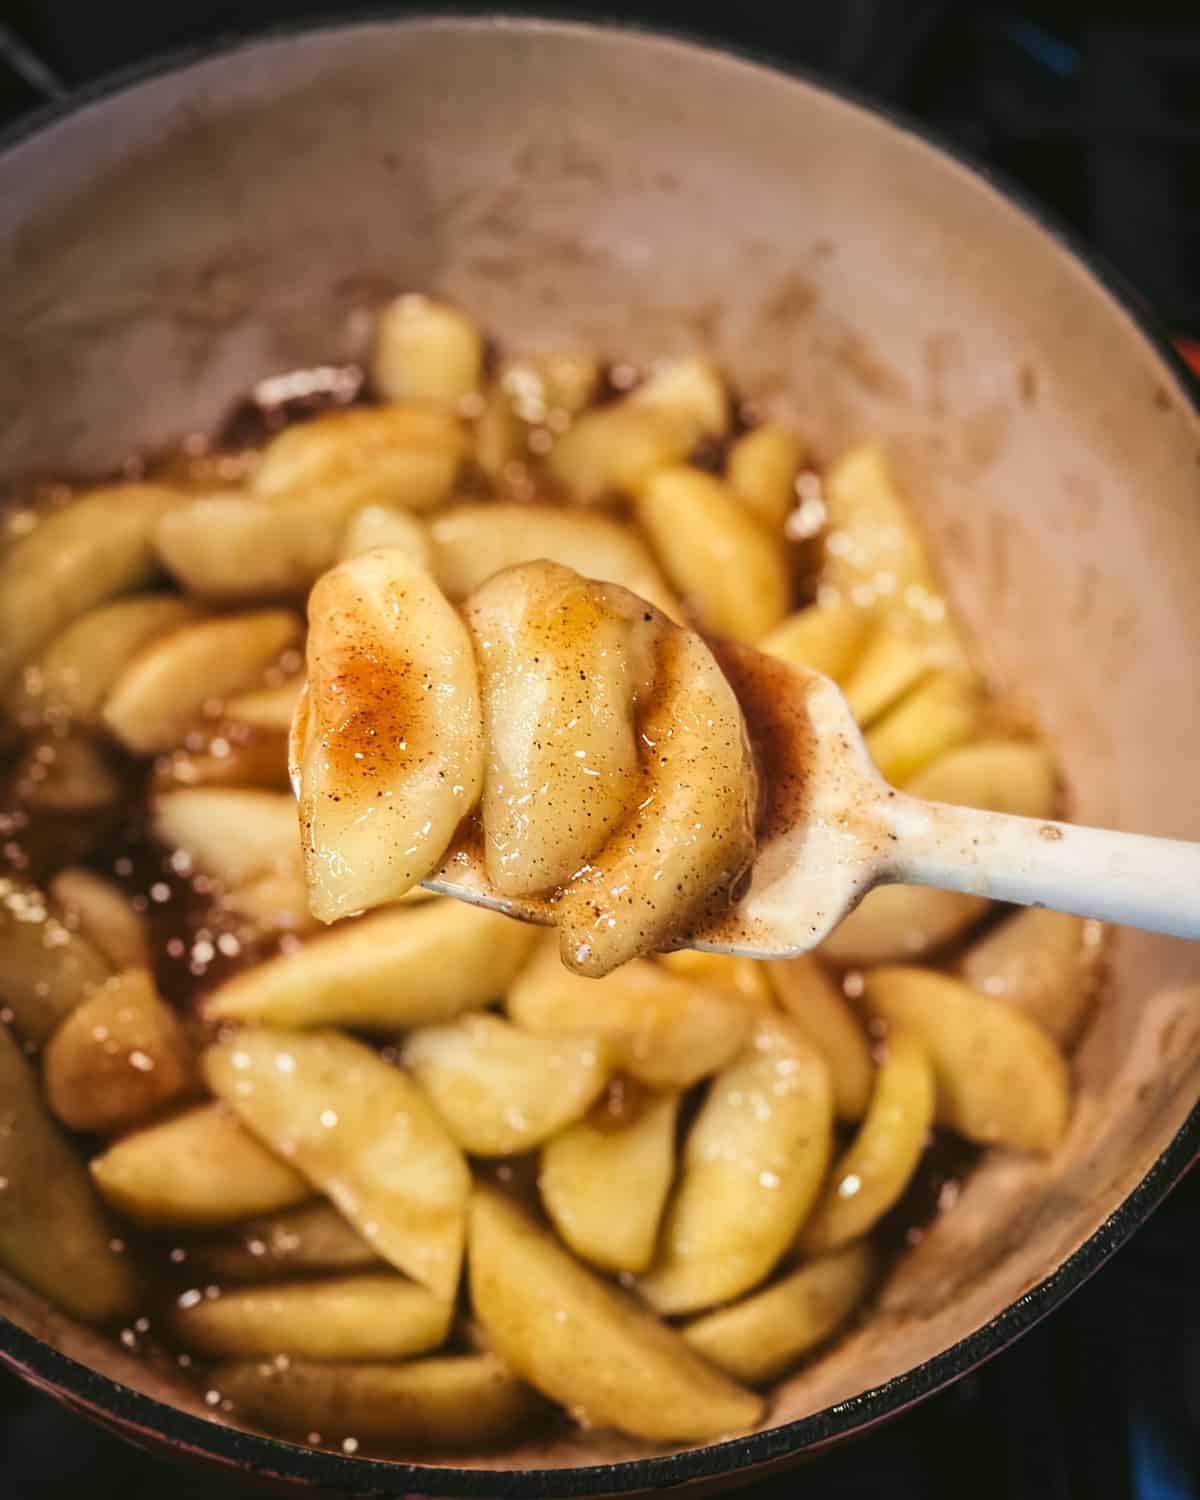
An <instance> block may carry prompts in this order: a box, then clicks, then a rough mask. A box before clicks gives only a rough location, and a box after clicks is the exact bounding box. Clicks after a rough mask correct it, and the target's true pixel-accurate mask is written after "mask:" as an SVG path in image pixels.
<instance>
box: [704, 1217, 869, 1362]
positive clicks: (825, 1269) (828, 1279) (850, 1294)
mask: <svg viewBox="0 0 1200 1500" xmlns="http://www.w3.org/2000/svg"><path fill="white" fill-rule="evenodd" d="M874 1264H875V1261H874V1256H873V1255H872V1253H871V1248H870V1246H869V1245H867V1244H866V1243H864V1242H862V1241H860V1242H859V1243H858V1244H856V1245H847V1246H846V1248H845V1249H844V1250H835V1251H834V1252H833V1254H832V1255H822V1256H818V1257H817V1258H816V1259H814V1260H810V1261H808V1262H807V1263H806V1264H805V1265H803V1266H801V1267H800V1269H799V1270H798V1271H793V1272H792V1273H791V1274H790V1275H788V1276H785V1277H783V1278H782V1280H780V1281H777V1282H775V1283H774V1284H773V1285H772V1286H769V1287H766V1288H765V1289H764V1290H763V1291H761V1292H755V1293H753V1294H752V1295H751V1296H749V1297H744V1298H743V1299H742V1301H740V1302H735V1303H733V1305H732V1306H730V1307H719V1308H717V1309H716V1311H715V1312H710V1313H705V1314H704V1315H703V1317H699V1318H696V1319H695V1320H694V1321H693V1322H691V1323H688V1324H686V1325H685V1326H684V1327H683V1328H682V1329H681V1330H680V1332H681V1333H682V1334H683V1336H684V1338H685V1339H686V1340H687V1341H688V1343H689V1344H691V1346H692V1348H693V1349H695V1350H696V1351H697V1352H698V1353H700V1354H702V1355H703V1356H704V1358H705V1359H707V1360H708V1361H709V1362H710V1363H711V1364H714V1365H716V1366H717V1368H718V1369H719V1370H725V1371H726V1372H727V1373H728V1374H730V1375H732V1376H733V1377H734V1378H735V1379H736V1380H744V1381H745V1382H746V1383H747V1384H748V1385H760V1384H762V1383H763V1382H764V1381H767V1380H775V1379H776V1378H777V1377H778V1376H780V1375H782V1374H783V1373H784V1372H785V1371H786V1370H787V1368H788V1366H789V1365H791V1364H794V1363H795V1362H796V1360H798V1359H799V1358H800V1356H801V1355H802V1354H807V1353H808V1351H809V1350H810V1349H813V1348H815V1347H816V1346H817V1345H818V1344H821V1343H824V1341H825V1340H826V1339H827V1338H828V1337H829V1335H830V1334H831V1333H834V1332H836V1331H837V1329H838V1328H839V1327H840V1326H841V1324H843V1323H844V1322H845V1321H846V1319H847V1318H848V1317H849V1316H850V1314H851V1313H852V1312H853V1311H854V1310H855V1308H856V1307H858V1305H859V1303H860V1302H861V1301H862V1300H863V1298H864V1297H865V1296H866V1294H867V1291H868V1289H869V1287H870V1285H871V1279H872V1276H873V1274H874Z"/></svg>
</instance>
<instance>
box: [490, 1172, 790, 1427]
mask: <svg viewBox="0 0 1200 1500" xmlns="http://www.w3.org/2000/svg"><path fill="white" fill-rule="evenodd" d="M469 1267H470V1286H471V1305H472V1307H473V1309H474V1312H475V1316H476V1317H477V1318H478V1319H479V1321H480V1323H481V1324H482V1325H483V1329H484V1332H485V1333H486V1335H487V1337H488V1340H489V1341H490V1342H491V1344H492V1345H493V1347H494V1348H495V1349H496V1352H497V1353H498V1354H499V1355H500V1356H501V1357H502V1358H503V1359H504V1360H505V1361H506V1362H507V1363H508V1364H509V1365H511V1366H512V1368H513V1369H514V1370H515V1371H516V1372H517V1374H518V1375H521V1376H522V1377H523V1378H524V1379H526V1380H528V1381H529V1383H530V1384H531V1385H533V1386H535V1387H536V1388H537V1389H538V1390H540V1391H542V1392H543V1393H544V1394H545V1395H547V1396H550V1397H551V1398H552V1399H553V1400H555V1401H558V1402H560V1403H561V1404H562V1405H563V1406H565V1407H566V1408H567V1410H568V1411H569V1412H571V1413H572V1414H573V1415H574V1416H576V1418H577V1419H579V1420H582V1421H584V1422H586V1423H587V1424H588V1425H589V1426H596V1427H616V1428H619V1429H620V1430H621V1431H623V1432H628V1433H632V1434H633V1435H634V1436H635V1437H645V1438H657V1439H672V1438H674V1439H685V1438H693V1439H702V1438H715V1437H720V1436H724V1435H726V1434H729V1433H734V1432H739V1431H743V1430H745V1429H746V1428H748V1427H753V1426H754V1424H755V1423H756V1422H757V1421H758V1419H759V1417H760V1416H761V1415H762V1403H761V1401H760V1400H759V1399H758V1398H757V1397H756V1396H754V1395H752V1394H751V1393H750V1392H749V1391H746V1390H743V1389H742V1388H741V1387H740V1386H737V1385H735V1384H734V1383H733V1382H732V1381H731V1380H729V1379H728V1378H727V1377H726V1376H724V1375H720V1374H718V1373H717V1371H716V1370H714V1369H713V1368H712V1366H711V1365H708V1364H706V1363H705V1361H704V1360H702V1359H700V1358H699V1356H698V1355H696V1354H695V1353H694V1352H693V1351H692V1350H691V1349H690V1348H689V1347H688V1345H687V1344H686V1343H685V1342H684V1341H683V1339H682V1338H681V1337H680V1336H679V1334H677V1333H676V1332H675V1331H674V1330H673V1329H670V1328H668V1327H667V1326H666V1325H665V1324H663V1323H660V1322H659V1321H658V1320H657V1319H656V1318H654V1317H653V1316H651V1315H650V1314H649V1313H648V1312H646V1310H645V1309H644V1308H642V1307H640V1306H639V1305H638V1303H637V1302H635V1301H634V1300H633V1298H632V1297H629V1296H626V1295H625V1294H623V1293H622V1292H619V1291H617V1289H616V1288H615V1287H613V1286H611V1285H610V1284H609V1283H608V1282H605V1281H602V1280H601V1279H600V1277H598V1276H596V1275H595V1274H594V1273H593V1272H591V1271H588V1270H585V1268H584V1267H583V1266H581V1265H580V1264H579V1262H578V1261H576V1260H575V1259H574V1258H573V1257H572V1256H571V1255H570V1254H569V1253H568V1252H567V1251H565V1250H563V1249H562V1248H561V1247H560V1246H559V1245H557V1244H556V1243H555V1241H554V1240H553V1239H552V1238H551V1237H550V1235H548V1234H547V1233H545V1231H544V1230H542V1229H539V1228H538V1227H537V1226H536V1225H535V1224H534V1223H533V1222H532V1221H531V1220H530V1219H528V1218H527V1217H526V1216H525V1214H523V1213H522V1212H521V1210H520V1209H519V1208H517V1207H516V1206H515V1205H514V1204H512V1203H510V1202H509V1201H507V1200H506V1199H504V1198H503V1197H501V1196H499V1195H498V1194H496V1193H493V1192H490V1191H487V1190H484V1189H479V1190H477V1191H476V1193H475V1195H474V1197H473V1198H472V1201H471V1230H470V1249H469Z"/></svg>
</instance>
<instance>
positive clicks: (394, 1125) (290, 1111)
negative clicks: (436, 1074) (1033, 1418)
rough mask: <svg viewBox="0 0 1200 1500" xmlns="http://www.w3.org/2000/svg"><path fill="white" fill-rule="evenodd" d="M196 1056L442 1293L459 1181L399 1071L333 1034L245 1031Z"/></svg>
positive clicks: (286, 1151)
mask: <svg viewBox="0 0 1200 1500" xmlns="http://www.w3.org/2000/svg"><path fill="white" fill-rule="evenodd" d="M202 1061H203V1068H204V1076H205V1078H206V1079H207V1081H208V1085H209V1087H210V1088H211V1089H212V1091H213V1093H214V1094H216V1095H217V1097H218V1098H220V1099H222V1100H224V1101H225V1102H226V1103H227V1104H228V1105H229V1106H230V1107H231V1108H232V1109H233V1110H234V1111H235V1112H236V1113H237V1115H238V1116H239V1118H240V1119H241V1121H242V1123H243V1124H244V1125H246V1126H247V1128H248V1129H250V1130H251V1131H253V1132H254V1134H255V1135H256V1136H258V1137H259V1139H260V1140H262V1141H263V1142H265V1144H266V1145H267V1146H269V1147H270V1148H271V1149H272V1150H275V1151H278V1152H279V1154H280V1155H281V1156H283V1157H285V1158H286V1159H287V1160H288V1162H289V1163H290V1164H291V1165H293V1166H294V1167H295V1168H296V1169H297V1170H298V1171H299V1172H300V1173H301V1174H302V1175H303V1176H304V1177H305V1178H307V1180H308V1181H309V1182H310V1183H311V1184H312V1185H313V1187H314V1188H315V1189H318V1190H319V1191H321V1192H323V1193H324V1194H325V1195H326V1196H327V1197H328V1198H330V1199H331V1200H332V1202H333V1203H334V1205H335V1206H336V1207H337V1208H338V1209H339V1210H340V1211H341V1212H342V1213H343V1214H345V1216H346V1218H347V1219H349V1220H350V1222H351V1223H352V1224H353V1225H354V1226H355V1228H357V1229H358V1231H359V1232H360V1233H361V1234H362V1235H363V1237H364V1238H365V1239H366V1240H367V1242H368V1244H370V1245H372V1246H373V1247H374V1248H375V1249H376V1250H378V1252H379V1254H380V1255H381V1256H382V1257H383V1258H384V1259H385V1260H387V1261H389V1262H390V1263H391V1264H392V1265H394V1266H395V1267H396V1269H397V1270H399V1271H403V1272H404V1273H405V1274H406V1275H408V1276H411V1277H412V1278H413V1280H414V1281H419V1282H420V1283H421V1285H422V1286H426V1287H428V1288H429V1290H430V1291H432V1292H434V1293H435V1294H436V1295H437V1296H438V1297H442V1298H449V1297H453V1295H454V1290H455V1287H456V1286H457V1285H458V1273H459V1268H460V1265H461V1261H462V1252H463V1240H464V1235H465V1231H466V1208H467V1197H468V1194H469V1192H470V1187H471V1178H470V1174H469V1173H468V1171H467V1164H466V1162H465V1161H464V1160H463V1156H462V1152H461V1151H460V1150H459V1148H458V1146H457V1145H456V1144H455V1143H454V1141H453V1140H452V1138H451V1137H450V1135H449V1134H448V1133H447V1131H446V1127H445V1126H444V1125H443V1124H442V1122H441V1120H440V1119H439V1118H438V1117H437V1115H436V1114H435V1113H434V1111H433V1110H432V1109H431V1108H430V1106H429V1105H428V1104H427V1103H426V1101H425V1098H424V1095H423V1094H422V1093H421V1091H420V1089H418V1088H417V1086H416V1084H414V1083H413V1081H412V1079H411V1078H409V1077H408V1076H407V1075H406V1074H405V1073H404V1072H403V1071H402V1070H401V1069H400V1068H397V1067H394V1066H393V1065H392V1064H390V1063H387V1062H384V1061H383V1059H382V1058H381V1057H379V1056H377V1054H376V1053H374V1052H372V1051H371V1050H370V1048H369V1047H365V1046H363V1044H362V1043H361V1042H356V1041H352V1040H351V1039H350V1037H348V1036H343V1035H341V1034H340V1033H339V1032H336V1031H324V1032H285V1031H267V1030H263V1029H257V1028H249V1029H247V1030H244V1031H239V1032H238V1033H236V1034H235V1035H234V1036H233V1037H232V1038H231V1039H230V1040H229V1041H226V1042H218V1043H216V1044H215V1045H214V1046H212V1047H210V1048H209V1049H208V1050H207V1051H206V1052H205V1054H204V1057H203V1060H202Z"/></svg>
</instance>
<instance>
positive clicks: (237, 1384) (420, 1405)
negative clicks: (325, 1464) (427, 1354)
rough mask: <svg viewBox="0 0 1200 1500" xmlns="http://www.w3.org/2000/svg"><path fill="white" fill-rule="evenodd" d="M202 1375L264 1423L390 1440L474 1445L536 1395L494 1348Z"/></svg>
mask: <svg viewBox="0 0 1200 1500" xmlns="http://www.w3.org/2000/svg"><path fill="white" fill-rule="evenodd" d="M208 1384H209V1385H210V1386H211V1388H212V1389H213V1390H217V1391H220V1393H221V1395H222V1396H223V1397H224V1398H225V1399H226V1400H228V1401H231V1402H232V1403H233V1411H234V1414H235V1415H236V1416H239V1417H246V1418H249V1419H250V1420H251V1421H256V1422H261V1423H262V1425H263V1426H264V1427H265V1428H267V1429H268V1430H269V1431H272V1432H275V1431H280V1430H282V1431H284V1432H293V1433H295V1434H297V1436H307V1435H308V1434H309V1433H313V1432H315V1433H317V1434H319V1436H320V1438H321V1440H322V1441H324V1442H326V1443H330V1444H334V1443H336V1442H337V1441H338V1440H339V1439H342V1438H343V1436H344V1438H345V1440H346V1441H349V1440H350V1439H353V1440H354V1442H355V1443H357V1442H359V1441H363V1442H374V1443H380V1444H383V1445H388V1446H392V1447H399V1448H406V1449H412V1448H417V1449H421V1448H434V1449H438V1448H474V1447H481V1446H486V1445H488V1444H491V1443H498V1442H500V1441H501V1440H502V1439H504V1438H507V1437H512V1436H514V1435H515V1434H517V1433H519V1432H522V1431H527V1430H528V1428H529V1424H530V1422H531V1421H532V1420H533V1419H534V1418H535V1417H536V1415H537V1412H538V1409H539V1407H540V1404H541V1403H540V1402H539V1401H538V1400H537V1398H536V1397H535V1396H534V1394H533V1392H532V1391H531V1390H530V1389H529V1387H528V1386H526V1385H523V1384H522V1383H521V1382H520V1381H519V1380H518V1379H517V1378H516V1377H515V1376H514V1375H513V1374H512V1372H511V1371H510V1370H509V1369H508V1368H507V1366H506V1365H505V1364H504V1363H503V1362H502V1361H501V1360H499V1359H497V1358H496V1356H495V1355H494V1354H448V1355H439V1356H437V1357H436V1358H432V1359H410V1360H405V1361H403V1362H402V1363H400V1364H378V1365H360V1364H348V1365H330V1364H319V1363H308V1362H306V1361H303V1360H298V1359H292V1360H289V1361H288V1362H287V1363H286V1364H285V1365H283V1366H282V1367H281V1366H280V1364H279V1363H278V1362H277V1361H275V1360H267V1361H261V1360H255V1359H252V1360H245V1361H236V1362H232V1363H229V1364H221V1365H217V1366H216V1367H215V1368H214V1369H212V1370H211V1371H210V1372H209V1378H208Z"/></svg>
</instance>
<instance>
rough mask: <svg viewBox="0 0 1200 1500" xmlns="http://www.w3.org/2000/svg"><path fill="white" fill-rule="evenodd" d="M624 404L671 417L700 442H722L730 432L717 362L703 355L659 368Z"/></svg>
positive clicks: (669, 361)
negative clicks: (716, 439) (678, 421)
mask: <svg viewBox="0 0 1200 1500" xmlns="http://www.w3.org/2000/svg"><path fill="white" fill-rule="evenodd" d="M625 404H626V405H627V406H629V407H631V408H633V409H636V410H644V409H647V408H649V409H652V410H654V411H659V412H664V413H668V414H670V415H671V416H673V417H675V418H677V419H678V420H680V421H681V422H682V423H684V424H686V425H687V427H688V428H689V430H690V431H691V432H693V433H695V437H694V438H693V439H692V443H691V444H689V447H691V446H694V444H695V443H698V442H699V441H700V439H701V438H706V437H708V438H719V437H723V436H724V434H725V433H726V432H727V431H728V430H729V392H728V391H727V390H726V388H725V380H724V377H723V376H722V374H721V371H720V369H719V368H718V366H717V364H716V362H715V361H714V360H711V359H709V358H708V356H707V355H704V354H685V355H682V356H681V357H680V358H678V359H666V360H663V361H661V362H660V363H658V364H656V365H655V366H654V368H653V369H652V370H651V371H650V373H649V375H648V376H647V377H646V379H645V380H643V381H642V383H641V385H639V386H635V387H634V389H633V391H632V392H631V394H630V395H629V396H627V397H626V399H625Z"/></svg>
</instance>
